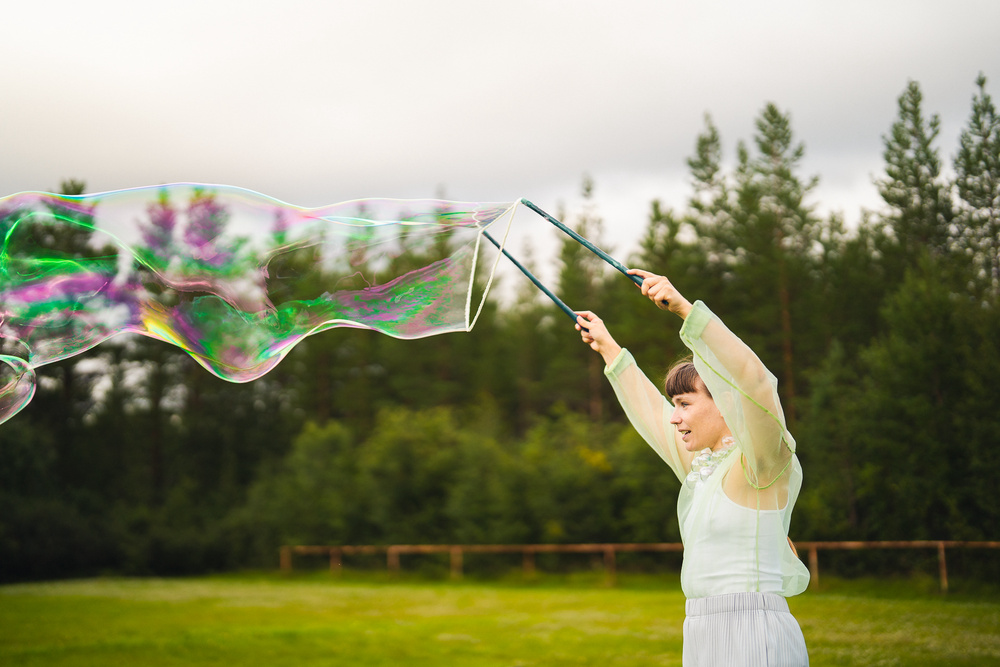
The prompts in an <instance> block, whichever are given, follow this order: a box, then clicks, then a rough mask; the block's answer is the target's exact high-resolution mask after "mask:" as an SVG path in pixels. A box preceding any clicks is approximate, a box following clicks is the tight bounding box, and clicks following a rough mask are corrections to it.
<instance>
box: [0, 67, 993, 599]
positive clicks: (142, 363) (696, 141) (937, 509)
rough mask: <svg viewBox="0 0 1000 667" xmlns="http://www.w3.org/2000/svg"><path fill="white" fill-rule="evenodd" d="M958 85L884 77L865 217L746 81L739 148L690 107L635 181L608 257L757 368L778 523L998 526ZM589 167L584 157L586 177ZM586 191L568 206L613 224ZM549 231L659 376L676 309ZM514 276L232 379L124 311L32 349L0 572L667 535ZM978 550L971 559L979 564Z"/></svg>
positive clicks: (988, 534) (10, 450) (596, 234)
mask: <svg viewBox="0 0 1000 667" xmlns="http://www.w3.org/2000/svg"><path fill="white" fill-rule="evenodd" d="M970 91H971V92H970V98H971V105H970V108H969V114H968V117H967V121H966V122H965V124H964V126H963V130H962V132H961V135H960V138H959V142H958V145H955V146H942V145H940V142H939V137H938V135H939V133H940V125H941V121H940V118H939V117H938V116H937V115H935V114H934V113H932V112H931V111H929V110H927V109H925V108H924V104H923V99H922V93H921V88H920V86H919V84H918V83H917V82H909V83H908V85H906V87H905V88H904V89H903V90H902V92H901V94H899V96H898V114H897V117H896V119H895V121H894V123H893V124H892V125H891V127H888V128H886V131H885V133H884V135H883V138H882V141H883V146H882V147H883V155H884V165H883V167H884V168H883V171H882V172H881V173H880V174H878V175H877V176H876V177H875V182H874V183H873V185H872V187H875V188H877V189H878V192H879V194H880V195H881V198H882V200H883V203H884V205H883V206H882V207H881V208H880V210H878V211H865V212H863V213H862V215H861V220H860V222H859V223H858V224H857V225H854V224H851V225H848V224H846V223H845V221H844V219H843V217H842V216H840V215H836V214H834V215H819V214H818V213H817V212H816V210H817V208H818V206H817V204H818V202H816V201H815V198H814V195H813V192H814V189H815V186H816V184H817V176H815V175H811V174H804V173H802V171H803V169H802V160H803V157H804V155H805V151H806V147H805V145H804V144H803V143H802V142H801V141H800V140H799V139H797V138H796V136H795V134H794V132H793V127H792V113H791V112H790V111H787V110H783V109H781V108H780V107H779V106H778V105H776V104H767V105H765V106H764V107H763V109H761V111H760V112H759V115H758V116H757V118H756V123H755V131H754V134H753V136H752V138H751V139H750V140H749V141H746V142H738V143H736V144H735V159H730V157H729V153H727V144H726V143H725V142H724V141H723V138H722V137H720V134H719V132H718V130H717V128H716V126H715V125H714V124H713V122H712V119H711V117H710V116H706V118H705V125H704V129H703V131H702V133H701V134H700V135H699V136H697V137H695V138H693V141H692V152H691V155H690V156H689V157H688V160H687V164H688V166H689V169H690V182H691V191H690V198H689V200H688V202H687V204H686V205H685V207H684V208H683V209H680V210H672V209H668V208H666V207H664V206H663V205H662V204H661V203H660V202H658V201H653V202H651V203H650V206H649V215H648V221H647V224H646V228H645V232H644V234H643V237H642V239H641V242H640V244H639V247H638V248H637V250H636V251H635V252H634V253H632V254H631V255H630V256H627V257H621V258H620V259H622V260H623V261H624V262H625V263H626V264H628V265H629V266H635V267H641V268H646V269H649V270H651V271H655V272H658V273H662V274H664V275H667V276H668V277H669V278H670V279H671V280H672V281H673V282H674V284H675V285H676V286H677V287H678V289H679V290H680V291H681V292H682V293H684V294H685V296H687V297H688V298H689V299H691V300H692V301H694V300H695V299H700V300H702V301H704V302H705V303H706V304H708V305H709V307H710V308H711V309H712V310H713V311H714V312H715V313H717V314H718V315H720V317H721V318H722V319H723V320H724V321H725V322H726V324H727V325H728V326H729V328H730V329H732V330H733V331H734V332H736V333H737V334H738V335H739V336H741V337H742V338H743V339H744V340H745V341H746V342H747V343H748V344H749V345H750V347H752V348H753V349H754V350H755V351H756V352H757V354H758V355H759V356H760V357H761V359H762V360H763V361H764V363H765V364H766V365H767V366H768V368H769V369H770V370H771V371H772V372H773V373H774V375H775V376H776V377H777V378H778V381H779V391H780V392H781V397H782V403H783V406H784V409H785V415H786V418H787V419H788V421H789V426H790V430H791V432H792V433H793V434H794V435H795V437H796V440H797V442H798V454H799V458H800V460H801V463H802V467H803V470H804V475H805V478H804V483H803V489H802V494H801V496H800V499H799V504H798V506H797V508H796V512H795V515H794V518H793V521H792V539H793V540H918V539H935V540H938V539H946V540H996V539H1000V509H998V506H997V504H995V503H993V502H992V500H991V498H992V494H993V493H994V492H995V489H996V480H997V479H998V478H1000V410H997V408H996V405H995V404H994V403H993V401H995V400H997V399H998V398H1000V345H998V341H1000V115H998V113H997V109H996V106H995V104H994V102H993V100H992V99H991V97H990V95H989V94H988V92H987V81H986V78H985V77H984V76H982V75H981V76H980V77H979V79H978V80H977V81H976V82H975V85H974V86H970ZM81 176H85V175H81ZM42 185H44V184H42ZM599 187H600V184H599V183H597V184H595V183H591V182H590V181H589V180H588V179H586V178H585V179H584V183H583V191H584V195H585V197H587V198H588V201H591V202H593V201H594V200H595V198H594V194H593V193H594V190H595V189H598V188H599ZM83 191H84V183H83V182H80V181H67V182H64V183H63V184H62V192H63V193H64V194H78V193H82V192H83ZM595 211H596V208H595V207H593V206H590V207H587V206H585V207H583V208H582V209H581V210H579V211H567V212H564V214H565V217H564V218H563V219H564V220H565V221H566V222H567V224H570V225H571V226H572V227H573V228H575V229H576V230H577V231H578V232H580V233H581V234H582V235H583V236H585V237H587V238H589V239H591V240H592V241H594V242H595V243H596V244H597V245H605V244H607V245H614V243H615V236H616V235H615V230H614V229H612V228H608V227H607V226H606V225H605V223H604V221H603V220H601V219H600V217H599V216H598V215H597V214H596V213H595ZM546 233H553V234H555V232H554V231H551V232H550V231H549V229H546ZM61 242H63V243H65V244H66V245H67V248H70V249H71V248H72V244H73V243H74V240H73V239H71V238H67V239H63V240H62V241H61ZM559 243H560V247H559V249H558V255H557V261H558V263H559V264H558V266H559V274H558V278H557V280H556V282H555V284H554V285H553V287H554V291H555V292H556V293H557V294H558V295H559V296H560V297H561V298H562V299H563V300H564V301H565V302H566V303H568V304H569V305H570V306H572V307H574V308H579V309H587V310H592V311H594V312H596V313H598V314H599V315H600V316H601V317H602V318H603V319H604V320H605V321H606V322H607V323H608V325H609V328H610V329H611V331H612V332H613V333H614V335H615V337H616V339H617V340H618V341H619V342H620V343H621V344H622V345H624V346H626V347H627V348H628V349H629V350H631V351H632V353H633V354H634V355H635V357H636V359H637V360H638V362H639V364H640V366H641V367H642V368H643V369H644V370H645V371H646V373H647V374H648V375H649V376H650V378H651V379H652V380H653V381H654V382H658V380H659V379H660V378H662V375H663V373H664V371H665V370H666V368H667V367H668V366H669V364H670V363H671V362H672V361H674V360H675V359H676V358H677V357H679V356H682V355H683V354H685V352H686V349H685V348H684V347H683V345H682V344H681V342H680V340H679V338H678V336H677V331H678V329H679V326H680V320H678V319H677V318H676V317H674V316H672V315H670V314H667V313H663V312H661V311H658V310H656V309H655V308H654V307H653V306H652V305H651V304H650V303H649V301H648V300H647V299H645V298H644V297H642V295H641V294H640V293H639V292H638V290H636V288H635V286H634V285H633V284H632V283H631V282H630V281H629V280H627V279H624V278H623V277H622V276H621V275H620V274H618V273H616V272H614V271H613V270H611V269H610V267H608V266H607V265H606V264H605V263H603V262H602V261H601V260H600V259H598V258H596V257H595V256H594V255H593V254H591V253H589V252H588V251H587V250H586V249H584V248H583V247H581V246H580V245H579V244H577V243H576V242H575V241H572V240H570V239H563V240H560V242H559ZM513 291H514V292H516V295H515V296H514V297H513V298H511V299H509V302H508V301H505V302H504V303H499V302H498V301H497V300H496V299H491V300H490V301H489V302H488V303H487V306H486V309H485V310H484V311H483V314H482V315H481V316H480V318H479V322H478V323H477V325H476V327H475V328H474V330H473V331H472V332H471V333H468V334H447V335H443V336H435V337H430V338H425V339H420V340H412V341H403V340H397V339H394V338H391V337H388V336H382V335H379V334H377V333H374V332H371V331H366V330H357V329H334V330H331V331H327V332H325V333H322V334H319V335H315V336H311V337H309V338H308V339H306V340H305V341H304V342H303V343H301V344H300V345H298V347H296V348H295V350H294V351H293V352H292V353H291V354H290V355H289V356H288V357H287V358H286V359H285V360H284V361H283V362H282V363H281V364H280V365H279V366H278V367H277V368H276V369H275V370H273V371H272V372H270V373H269V374H267V375H265V376H264V377H263V378H261V379H259V380H257V381H255V382H251V383H247V384H230V383H226V382H224V381H222V380H219V379H218V378H216V377H214V376H212V375H210V374H209V373H207V372H205V370H204V369H202V368H201V367H199V366H198V365H197V364H196V363H195V362H194V361H192V360H191V358H190V357H188V356H187V355H186V354H185V353H183V352H182V351H181V350H179V349H177V348H175V347H173V346H170V345H166V344H164V343H161V342H159V341H154V340H151V339H146V338H143V337H138V336H128V337H120V338H116V339H113V340H111V341H109V342H107V343H105V344H103V345H100V346H98V347H96V348H94V349H93V350H91V351H90V352H89V353H87V354H86V355H82V356H79V357H74V358H71V359H68V360H64V361H61V362H58V363H54V364H51V365H48V366H44V367H42V368H40V369H39V371H38V375H39V383H38V392H37V394H36V396H35V398H34V400H33V401H32V403H31V404H30V405H29V406H28V407H27V408H26V409H25V410H24V411H22V412H21V413H20V414H18V415H17V416H16V417H15V418H13V419H11V420H10V421H8V422H6V423H4V424H3V425H2V426H0V508H2V511H0V581H16V580H28V579H46V578H60V577H70V576H86V575H93V574H98V573H106V572H114V573H122V574H132V575H148V574H156V575H172V574H194V573H203V572H212V571H226V570H235V569H242V568H273V567H276V566H277V554H278V548H279V547H280V546H281V545H283V544H327V545H336V544H428V543H459V544H460V543H518V544H519V543H550V542H555V543H575V542H673V541H679V532H678V527H677V518H676V513H675V512H676V497H677V491H678V485H677V481H676V479H675V478H674V477H673V475H672V474H671V472H670V471H669V470H668V469H667V468H666V467H665V466H664V465H663V463H662V462H661V460H660V459H659V457H658V456H657V455H656V454H655V453H654V452H653V451H652V450H651V449H650V448H649V447H648V446H647V445H646V444H645V443H644V442H643V441H642V440H641V438H640V437H639V436H638V435H637V434H636V433H635V431H634V430H633V429H632V428H631V427H630V426H629V425H628V423H627V421H626V420H625V418H624V415H623V413H622V411H621V409H620V408H619V406H618V404H617V401H616V399H615V397H614V395H613V393H612V391H611V387H610V385H609V384H608V382H607V381H606V379H605V378H604V376H603V362H602V361H601V360H600V358H599V356H598V355H596V354H594V353H593V351H591V350H590V349H589V348H588V347H587V346H585V345H583V344H582V343H581V342H580V339H579V334H578V333H577V332H576V331H575V330H574V329H573V326H572V324H571V323H570V322H569V321H568V319H567V318H566V316H565V315H564V314H562V313H561V312H560V311H559V310H558V309H557V308H556V307H555V306H554V305H552V303H550V302H549V301H548V300H547V299H545V298H544V296H543V295H541V294H540V293H539V292H538V290H537V289H536V288H535V287H534V286H532V285H531V284H530V283H528V282H527V281H523V284H522V283H521V282H518V283H517V285H516V286H515V287H514V289H513ZM995 560H996V559H995V558H989V557H988V555H984V556H983V558H981V559H979V560H978V561H976V563H978V564H975V563H972V561H971V560H970V565H969V567H970V568H973V570H975V571H976V572H978V573H979V574H981V575H982V576H984V577H991V578H993V579H994V580H995V579H996V577H998V576H1000V572H998V571H997V567H998V565H997V563H995V562H993V561H995ZM973 565H975V567H973ZM905 566H906V563H905V562H904V563H903V565H902V566H901V565H899V562H898V561H897V562H896V564H895V565H893V567H894V568H896V569H898V568H899V567H905ZM976 568H978V569H976ZM843 571H844V573H846V574H850V573H851V570H850V566H849V565H844V566H843Z"/></svg>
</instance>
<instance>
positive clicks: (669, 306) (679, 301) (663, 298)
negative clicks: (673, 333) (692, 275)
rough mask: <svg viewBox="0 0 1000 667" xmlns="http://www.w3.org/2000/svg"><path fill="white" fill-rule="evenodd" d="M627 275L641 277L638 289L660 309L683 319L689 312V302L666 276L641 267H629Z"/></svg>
mask: <svg viewBox="0 0 1000 667" xmlns="http://www.w3.org/2000/svg"><path fill="white" fill-rule="evenodd" d="M628 272H629V275H633V276H639V277H640V278H642V285H640V286H639V287H640V289H641V290H642V293H643V295H644V296H647V297H649V299H650V300H651V301H652V302H653V303H655V304H656V307H657V308H659V309H660V310H668V311H670V312H671V313H675V314H677V315H679V316H680V318H681V319H684V318H686V317H687V316H688V313H690V312H691V302H690V301H688V300H687V299H685V298H684V295H683V294H681V293H680V292H678V291H677V288H676V287H674V286H673V284H672V283H671V282H670V281H669V280H668V279H667V278H666V276H659V275H657V274H655V273H650V272H649V271H644V270H642V269H629V271H628Z"/></svg>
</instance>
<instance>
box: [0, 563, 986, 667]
mask: <svg viewBox="0 0 1000 667" xmlns="http://www.w3.org/2000/svg"><path fill="white" fill-rule="evenodd" d="M675 578H676V574H674V575H673V577H672V578H671V579H670V580H668V579H667V578H666V577H657V578H653V577H643V578H639V577H638V576H635V577H628V576H622V577H621V581H620V583H621V585H620V587H618V588H614V589H608V588H603V587H601V586H600V579H599V578H597V577H595V578H593V579H592V580H586V579H584V580H583V581H580V580H576V581H573V580H570V581H567V580H564V579H556V578H543V579H542V580H540V581H536V582H534V583H532V584H530V585H529V584H519V583H504V582H487V583H481V582H480V583H475V582H468V581H466V582H461V583H446V582H427V581H422V582H421V581H390V580H388V579H385V578H384V577H381V576H379V577H376V576H371V575H369V576H361V575H344V578H342V579H334V578H331V577H329V576H325V575H315V574H312V575H295V576H292V577H282V576H277V575H274V576H271V575H261V576H239V577H235V576H233V577H211V578H197V579H168V580H164V579H134V580H132V579H96V580H86V581H69V582H59V583H42V584H26V585H13V586H3V587H0V665H4V666H8V665H100V666H102V667H104V666H109V665H139V666H154V667H155V666H158V665H185V666H188V665H196V666H198V665H227V666H229V665H245V666H248V667H249V666H255V665H266V666H268V667H279V666H281V665H295V666H296V667H302V666H303V665H309V666H310V667H313V666H323V665H352V666H368V665H428V666H431V665H433V666H434V667H438V666H441V665H508V666H512V665H546V666H547V665H628V666H629V667H635V666H638V665H678V664H680V656H681V624H682V621H683V613H684V612H683V608H684V599H683V596H682V595H681V593H680V591H679V590H678V588H677V585H676V583H675V582H673V579H675ZM825 586H827V588H826V590H824V591H822V592H820V593H808V594H805V595H802V596H799V597H798V598H793V599H792V600H791V601H790V602H791V605H792V611H793V613H795V615H796V617H797V618H798V619H799V622H800V623H801V625H802V628H803V631H804V633H805V636H806V642H807V644H808V645H809V650H810V656H811V660H812V664H813V665H820V666H822V665H988V664H1000V598H998V597H997V596H995V595H990V594H986V593H979V594H977V595H975V596H971V595H953V596H949V597H947V598H942V597H941V596H939V595H937V594H935V593H933V592H931V591H928V590H926V589H927V588H928V587H927V586H926V585H923V586H910V585H907V584H897V585H888V584H885V583H869V584H863V583H858V582H852V583H850V584H838V583H836V582H834V583H825Z"/></svg>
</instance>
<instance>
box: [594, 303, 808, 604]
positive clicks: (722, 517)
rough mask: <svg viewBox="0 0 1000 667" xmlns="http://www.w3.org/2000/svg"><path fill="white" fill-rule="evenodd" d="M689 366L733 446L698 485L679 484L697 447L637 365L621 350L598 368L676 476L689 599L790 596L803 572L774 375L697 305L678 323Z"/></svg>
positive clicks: (792, 462)
mask: <svg viewBox="0 0 1000 667" xmlns="http://www.w3.org/2000/svg"><path fill="white" fill-rule="evenodd" d="M680 336H681V340H682V341H683V342H684V344H685V345H686V346H687V347H688V348H690V349H691V352H692V354H693V358H694V364H695V368H696V369H697V371H698V374H699V375H700V377H701V379H702V381H703V382H704V383H705V386H706V387H707V388H708V390H709V392H710V393H711V394H712V397H713V399H714V400H715V404H716V405H717V406H718V408H719V410H720V412H721V413H722V416H723V418H724V419H725V421H726V425H727V426H728V427H729V430H730V431H731V433H732V435H733V438H734V440H735V446H736V450H734V451H733V453H732V454H731V455H729V456H728V457H726V458H725V459H724V460H723V461H722V462H721V463H720V464H719V466H718V467H717V468H716V469H715V470H714V472H713V473H712V474H711V475H710V476H709V477H708V478H707V479H705V480H704V481H703V482H702V483H700V484H698V485H697V486H695V485H692V484H685V478H686V477H687V476H688V473H689V472H691V462H692V460H693V459H694V458H695V456H697V455H698V452H688V451H687V450H686V449H685V448H684V445H683V442H682V441H681V440H680V439H679V437H678V435H677V432H676V429H675V428H674V426H673V425H672V424H671V423H670V417H671V415H672V413H673V405H672V404H671V403H670V401H668V400H667V399H666V398H664V396H663V394H662V393H661V392H660V389H658V388H657V387H656V386H654V385H653V383H652V382H650V381H649V379H648V378H647V377H646V376H645V375H644V374H643V373H642V371H641V370H639V367H638V366H637V365H636V363H635V360H634V359H633V357H632V355H631V353H629V352H628V350H624V349H623V350H622V352H621V353H620V354H619V355H618V357H617V358H615V360H614V361H612V362H611V364H609V365H608V367H607V368H605V374H606V375H607V377H608V379H609V380H610V382H611V384H612V386H613V387H614V390H615V394H616V395H617V396H618V400H619V402H620V403H621V405H622V407H623V408H624V410H625V413H626V415H627V416H628V418H629V420H630V421H631V422H632V425H633V426H634V427H635V429H636V430H637V431H638V432H639V434H640V435H641V436H642V437H643V439H644V440H645V441H646V442H647V443H649V445H650V446H651V447H652V448H653V449H654V450H655V451H656V452H657V454H659V455H660V457H661V458H662V459H663V460H664V461H665V462H666V463H667V465H668V466H670V469H671V470H672V471H673V472H674V474H675V475H676V476H677V478H678V480H679V481H680V482H681V491H680V495H679V496H678V500H677V515H678V518H679V520H680V528H681V539H682V540H683V542H684V564H683V566H682V568H681V587H682V589H683V590H684V594H685V595H686V596H687V597H689V598H695V597H707V596H710V595H721V594H725V593H740V592H747V591H760V592H765V593H778V594H780V595H784V596H790V595H797V594H799V593H801V592H802V591H803V590H805V588H806V586H807V584H808V583H809V571H808V570H807V569H806V567H805V566H804V565H803V563H802V561H800V560H799V559H798V557H797V556H796V555H795V554H794V553H793V551H792V548H791V545H790V543H789V541H788V528H789V523H790V521H791V516H792V509H793V508H794V506H795V501H796V499H797V498H798V495H799V489H800V488H801V485H802V468H801V466H800V465H799V461H798V457H796V456H795V439H794V438H793V437H792V435H791V434H790V433H789V432H788V430H787V429H786V427H785V418H784V413H783V412H782V409H781V404H780V403H779V401H778V393H777V384H778V383H777V380H776V379H775V377H774V375H772V374H771V373H770V371H768V370H767V368H765V367H764V364H763V363H761V361H760V359H759V358H758V357H757V355H756V354H754V353H753V351H752V350H751V349H750V348H749V347H747V345H746V344H745V343H743V341H742V340H740V339H739V338H738V337H737V336H735V335H734V334H733V333H732V332H731V331H730V330H729V329H728V328H727V327H726V326H725V325H724V324H723V323H722V321H721V320H720V319H719V318H718V317H716V316H715V315H714V314H713V313H712V312H711V311H710V310H709V309H708V307H707V306H705V304H703V303H702V302H700V301H698V302H696V303H695V304H694V306H693V308H692V310H691V312H690V313H689V314H688V316H687V318H686V319H685V321H684V325H683V326H682V327H681V332H680Z"/></svg>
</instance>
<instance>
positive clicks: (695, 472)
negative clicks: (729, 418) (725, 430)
mask: <svg viewBox="0 0 1000 667" xmlns="http://www.w3.org/2000/svg"><path fill="white" fill-rule="evenodd" d="M734 444H736V441H735V440H733V436H731V435H727V436H726V437H725V438H723V439H722V447H720V448H719V449H718V450H717V451H714V452H713V451H712V450H711V449H709V448H708V447H706V448H705V449H703V450H701V451H700V452H699V453H698V456H696V457H694V460H693V461H691V472H689V473H688V476H687V478H686V479H685V480H684V483H685V484H686V485H687V487H688V488H689V489H697V488H698V487H699V486H701V485H702V484H704V483H705V480H707V479H708V478H709V477H711V476H712V473H713V472H715V469H716V468H718V467H719V464H720V463H722V462H723V461H724V460H726V457H727V456H729V455H730V454H731V453H732V452H733V450H734V449H736V448H735V447H734V446H733V445H734Z"/></svg>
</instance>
